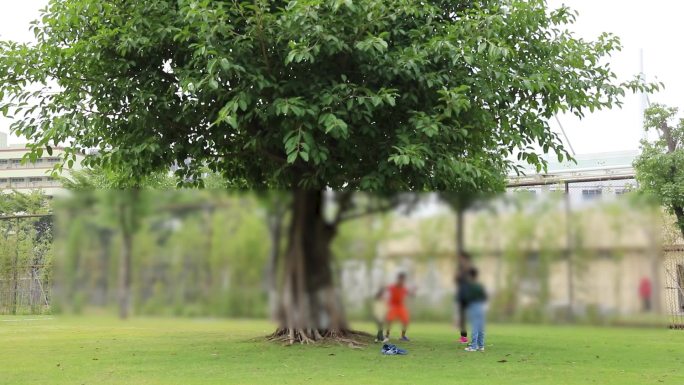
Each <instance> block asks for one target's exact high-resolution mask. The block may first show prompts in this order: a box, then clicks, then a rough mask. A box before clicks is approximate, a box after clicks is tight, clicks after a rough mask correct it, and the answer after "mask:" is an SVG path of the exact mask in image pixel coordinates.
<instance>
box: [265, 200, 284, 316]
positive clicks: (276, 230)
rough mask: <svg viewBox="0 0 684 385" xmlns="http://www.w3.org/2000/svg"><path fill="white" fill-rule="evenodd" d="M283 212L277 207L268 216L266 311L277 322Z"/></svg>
mask: <svg viewBox="0 0 684 385" xmlns="http://www.w3.org/2000/svg"><path fill="white" fill-rule="evenodd" d="M283 216H284V211H283V210H281V209H280V208H279V207H276V208H274V209H273V211H272V212H271V213H269V215H268V231H269V235H270V237H271V250H270V253H269V258H268V266H267V268H266V277H265V278H266V290H267V292H268V311H269V315H270V316H271V319H272V320H274V321H277V320H278V260H279V259H280V244H281V239H282V229H283Z"/></svg>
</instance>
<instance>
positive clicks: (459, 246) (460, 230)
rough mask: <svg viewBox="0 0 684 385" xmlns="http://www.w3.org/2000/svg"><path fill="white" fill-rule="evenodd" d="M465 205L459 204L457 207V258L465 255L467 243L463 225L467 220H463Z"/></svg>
mask: <svg viewBox="0 0 684 385" xmlns="http://www.w3.org/2000/svg"><path fill="white" fill-rule="evenodd" d="M463 211H464V210H463V207H461V206H459V207H458V208H457V209H456V258H459V256H461V255H463V252H464V251H465V245H464V240H463V225H464V223H465V221H464V220H463Z"/></svg>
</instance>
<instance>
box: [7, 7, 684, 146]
mask: <svg viewBox="0 0 684 385" xmlns="http://www.w3.org/2000/svg"><path fill="white" fill-rule="evenodd" d="M5 3H7V4H4V9H3V12H2V13H0V39H10V40H20V41H28V40H30V39H31V38H32V35H31V33H30V32H29V31H28V24H29V22H30V21H31V20H33V19H35V18H37V17H38V15H39V13H38V10H39V9H40V8H41V7H43V6H44V5H45V4H46V3H47V0H21V1H12V2H10V1H6V2H5ZM564 3H565V4H567V5H569V6H570V7H571V8H574V9H575V10H577V11H579V17H578V19H577V23H576V24H575V25H574V26H572V27H571V29H572V30H574V31H575V32H576V33H577V34H578V35H579V36H581V37H584V38H587V39H592V38H595V37H596V36H598V35H599V34H600V33H601V32H612V33H614V34H616V35H618V36H620V38H621V39H622V44H623V50H622V52H620V53H618V54H616V55H614V56H613V58H612V60H611V63H612V66H613V69H614V70H615V71H616V73H617V74H618V76H619V77H620V78H621V79H622V80H628V79H631V78H632V77H633V76H634V75H636V74H638V73H639V68H640V65H639V52H640V50H641V49H643V52H644V71H645V73H646V76H647V79H648V80H654V79H657V80H659V81H662V82H664V83H665V87H666V89H665V90H664V91H662V92H660V93H658V94H656V95H652V96H651V97H650V101H651V102H659V103H665V104H669V105H674V106H682V107H684V76H683V75H682V74H681V73H682V64H681V63H680V62H679V57H681V55H676V54H675V52H677V51H678V50H679V49H680V39H681V36H684V22H682V21H681V17H682V14H684V2H683V1H679V0H651V1H648V2H645V1H641V0H565V1H562V0H549V4H550V6H551V7H554V8H556V7H558V6H560V5H562V4H564ZM10 4H11V5H10ZM559 120H560V122H561V124H562V125H563V127H564V128H565V131H566V133H567V135H568V137H569V139H570V142H571V144H572V147H573V148H574V150H575V151H576V152H577V153H578V154H584V153H594V152H606V151H620V150H636V149H637V148H638V145H639V140H640V139H641V137H642V132H643V131H642V130H641V98H640V96H638V95H634V96H629V97H627V98H626V100H625V104H624V106H623V108H622V109H615V110H612V111H605V112H600V113H595V114H592V115H590V116H588V117H586V118H585V119H584V120H582V121H579V120H577V119H575V118H573V117H569V116H560V117H559ZM7 126H8V122H7V121H6V120H0V131H4V132H7V131H8V128H7ZM552 126H553V127H554V128H555V129H556V130H558V125H557V124H556V123H555V122H552ZM17 142H21V140H20V139H18V138H10V143H17Z"/></svg>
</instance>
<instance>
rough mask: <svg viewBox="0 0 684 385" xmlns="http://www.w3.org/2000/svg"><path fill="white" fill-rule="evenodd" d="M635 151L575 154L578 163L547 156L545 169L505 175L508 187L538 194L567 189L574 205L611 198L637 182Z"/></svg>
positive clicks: (561, 191) (631, 187)
mask: <svg viewBox="0 0 684 385" xmlns="http://www.w3.org/2000/svg"><path fill="white" fill-rule="evenodd" d="M638 155H639V152H638V151H616V152H604V153H595V154H581V155H575V160H576V161H577V163H573V162H568V161H565V162H562V163H560V162H557V161H553V160H552V159H547V160H548V171H547V172H545V173H536V171H531V170H527V172H526V173H527V175H523V176H511V177H509V178H508V187H509V190H513V191H521V190H522V191H528V192H530V193H531V194H535V195H537V196H541V195H544V194H548V193H553V192H559V193H566V192H567V193H568V196H569V197H570V202H571V203H573V204H575V205H577V204H582V203H584V202H590V201H595V200H611V199H614V198H615V197H616V196H619V195H621V194H624V193H625V192H628V191H630V190H632V189H634V188H635V187H636V185H637V182H636V179H635V178H636V173H635V171H634V167H633V165H632V164H633V163H634V160H635V159H636V158H637V156H638Z"/></svg>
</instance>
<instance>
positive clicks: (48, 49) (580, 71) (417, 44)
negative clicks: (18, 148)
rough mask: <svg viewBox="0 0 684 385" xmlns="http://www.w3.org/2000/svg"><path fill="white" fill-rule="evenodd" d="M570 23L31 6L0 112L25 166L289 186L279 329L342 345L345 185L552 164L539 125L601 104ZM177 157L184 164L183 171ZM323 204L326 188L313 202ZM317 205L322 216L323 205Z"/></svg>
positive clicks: (396, 3) (594, 60) (198, 2)
mask: <svg viewBox="0 0 684 385" xmlns="http://www.w3.org/2000/svg"><path fill="white" fill-rule="evenodd" d="M574 18H575V14H574V13H573V12H572V11H570V10H569V9H568V8H560V9H558V10H549V9H547V7H546V3H545V1H543V0H533V1H515V0H498V1H497V0H479V1H478V0H461V1H444V0H427V1H411V0H301V1H265V0H256V1H235V0H234V1H229V0H223V1H221V0H153V1H152V0H151V1H134V2H131V1H125V0H106V1H105V0H51V1H50V3H49V5H48V7H47V9H46V10H45V11H44V12H43V15H42V17H41V19H40V20H39V21H37V22H36V23H35V24H34V25H33V32H34V33H35V36H36V41H35V42H33V43H29V44H19V43H15V42H3V43H2V53H1V56H0V77H1V79H2V81H1V82H0V94H1V95H4V96H5V97H6V100H8V102H7V103H5V104H4V105H3V106H0V109H1V110H3V111H5V112H9V114H12V115H14V116H15V117H17V118H19V119H17V120H16V121H15V123H14V124H13V126H12V129H13V131H14V132H15V133H16V134H19V135H22V136H24V137H26V138H28V139H29V140H30V141H31V142H32V148H33V151H34V152H33V153H32V154H31V155H29V156H30V157H35V156H37V155H38V154H40V153H42V152H43V151H44V150H47V151H50V149H51V146H54V145H56V144H59V143H67V144H68V145H69V149H68V150H67V152H66V155H65V156H64V163H66V164H70V163H71V162H73V161H74V160H75V155H76V154H77V153H78V152H81V151H82V150H84V149H86V148H92V147H96V148H99V149H100V155H99V156H97V157H94V156H89V155H86V158H85V161H84V163H85V165H86V166H93V165H100V166H103V167H105V168H107V169H114V170H117V171H118V172H119V173H120V174H121V175H130V176H131V178H136V179H140V178H144V176H145V175H147V174H149V173H150V172H151V171H153V170H159V169H164V168H167V167H169V166H170V165H171V164H178V165H180V167H179V168H178V170H177V172H176V174H177V176H178V177H179V179H180V180H182V181H184V182H185V183H190V184H201V178H200V174H201V170H202V168H203V167H205V166H206V167H209V168H210V169H211V170H212V171H216V172H220V173H221V174H223V175H224V176H225V177H226V179H228V180H229V181H240V185H241V186H242V187H249V188H264V187H267V188H281V189H286V190H290V191H292V194H293V197H292V215H291V218H290V225H289V230H288V234H287V239H288V241H287V242H288V245H287V248H286V252H285V255H284V257H285V258H284V261H283V264H282V269H283V273H284V275H283V277H282V280H281V282H282V287H281V293H282V298H281V305H282V306H281V309H282V312H281V316H280V321H281V327H280V328H279V331H278V333H279V334H282V335H284V336H286V337H287V338H288V339H289V340H290V341H295V340H299V341H309V340H311V339H317V338H319V337H321V336H326V335H327V336H336V337H339V336H342V337H344V336H345V335H346V334H347V332H348V330H347V325H346V322H345V319H344V316H343V313H342V312H341V311H340V310H341V309H339V306H337V305H336V304H337V303H338V301H336V300H335V299H334V298H335V293H334V290H333V275H332V273H331V269H330V258H331V253H330V242H331V240H332V239H333V237H334V236H335V232H336V228H337V225H338V223H339V222H340V220H341V219H343V218H344V216H345V213H344V212H345V209H346V208H348V207H350V206H351V205H350V204H349V202H350V197H351V195H350V194H348V193H346V192H348V191H354V190H366V191H374V192H383V193H387V192H392V191H409V190H410V191H435V190H453V189H457V188H459V187H460V186H463V185H464V184H471V185H474V186H475V187H477V186H476V185H477V181H478V180H487V178H479V177H478V176H481V175H482V174H487V173H490V172H491V170H497V171H498V170H501V169H516V168H517V167H518V166H519V165H518V164H516V163H514V162H513V161H512V160H511V158H512V157H515V156H517V157H518V160H520V161H523V162H528V163H531V164H533V165H536V166H538V167H542V166H543V165H544V161H543V160H542V159H541V157H540V156H539V155H538V154H537V151H538V150H539V149H541V150H543V151H544V152H548V151H552V152H555V153H556V154H557V155H558V156H559V157H561V158H562V157H565V156H567V153H566V151H565V150H564V149H563V147H562V144H561V141H560V140H559V138H558V136H557V135H556V134H555V133H553V132H552V131H551V129H550V127H549V124H548V120H549V118H551V117H552V116H553V115H554V114H556V113H558V112H571V113H573V114H575V115H577V116H580V117H581V116H583V115H584V113H585V111H587V110H594V109H600V108H605V107H611V106H612V105H614V104H619V98H620V96H622V95H623V94H624V92H625V88H626V87H631V88H634V86H635V84H632V83H630V84H619V83H617V82H616V81H615V75H614V73H613V72H612V70H611V69H610V66H609V65H607V64H606V60H605V59H606V57H607V56H609V55H610V54H611V53H613V52H614V51H616V50H618V49H619V47H620V43H619V41H618V39H617V38H616V37H614V36H612V35H608V34H603V35H601V36H599V37H598V39H597V40H596V41H587V40H583V39H578V38H575V37H574V36H573V34H572V33H571V32H569V31H568V30H567V27H566V26H567V25H568V24H570V23H572V22H573V21H574ZM188 159H191V160H192V161H187V160H188ZM327 189H332V190H335V191H340V192H341V193H339V194H335V197H336V199H330V200H326V199H324V194H323V192H324V191H326V190H327ZM330 202H332V203H335V205H334V207H336V208H337V209H328V208H326V205H327V204H328V203H330Z"/></svg>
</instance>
